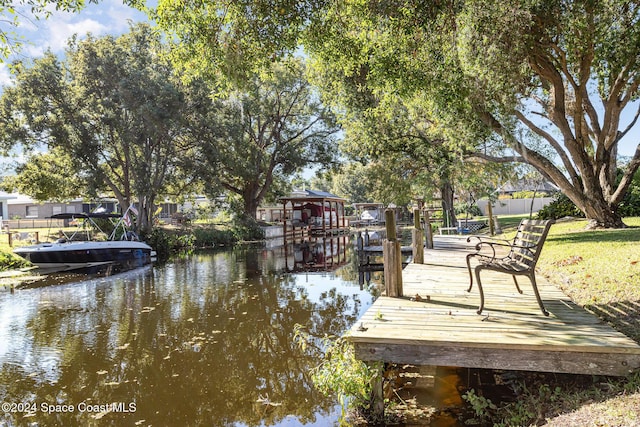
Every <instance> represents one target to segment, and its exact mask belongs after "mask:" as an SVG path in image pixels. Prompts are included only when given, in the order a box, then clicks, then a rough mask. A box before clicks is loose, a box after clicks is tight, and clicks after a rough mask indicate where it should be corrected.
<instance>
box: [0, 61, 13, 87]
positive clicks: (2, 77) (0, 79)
mask: <svg viewBox="0 0 640 427" xmlns="http://www.w3.org/2000/svg"><path fill="white" fill-rule="evenodd" d="M9 83H11V73H10V72H9V67H7V64H6V63H2V64H0V88H2V87H4V86H6V85H8V84H9Z"/></svg>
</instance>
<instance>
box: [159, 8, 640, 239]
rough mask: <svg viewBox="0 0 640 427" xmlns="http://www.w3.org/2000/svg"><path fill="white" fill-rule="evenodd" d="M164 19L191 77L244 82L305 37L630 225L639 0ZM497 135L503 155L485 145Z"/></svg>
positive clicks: (188, 12)
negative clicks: (629, 152) (623, 205)
mask: <svg viewBox="0 0 640 427" xmlns="http://www.w3.org/2000/svg"><path fill="white" fill-rule="evenodd" d="M157 12H158V15H157V17H158V23H159V25H160V26H161V27H162V28H164V29H166V30H168V31H170V32H171V35H172V36H173V37H174V41H176V42H177V43H176V49H175V50H174V55H175V58H176V59H177V60H178V62H179V63H180V64H181V65H182V67H183V70H185V71H186V72H192V71H195V72H197V73H200V74H208V75H219V74H220V73H221V72H222V73H223V74H226V75H227V76H231V77H232V78H242V77H243V75H244V71H246V70H252V69H254V68H256V67H261V66H264V65H265V64H266V63H268V62H269V61H271V60H272V59H273V58H274V57H278V56H280V55H284V54H286V53H287V52H292V51H294V50H295V49H297V47H298V44H299V43H302V44H304V46H305V48H306V49H307V50H308V52H309V53H310V55H311V56H312V57H315V58H322V60H324V61H331V62H333V63H335V64H338V66H341V67H342V69H343V71H344V73H345V74H352V75H356V74H358V73H366V76H367V80H368V82H369V83H368V84H373V83H374V82H377V83H376V87H377V90H379V91H392V92H394V93H398V94H400V95H401V96H405V95H406V96H409V97H413V96H414V95H415V94H416V93H418V92H420V93H422V94H424V96H425V98H424V101H425V107H426V109H428V110H429V111H430V114H431V115H432V117H433V118H437V119H438V120H437V121H438V123H439V124H440V125H441V126H442V127H443V132H445V134H447V136H448V139H450V140H452V141H456V142H457V143H459V145H462V146H463V147H464V148H465V150H467V151H475V154H476V155H477V156H479V157H482V158H485V159H490V160H493V161H497V162H514V161H516V162H526V163H528V164H530V165H532V166H534V167H535V168H536V169H537V170H538V171H540V172H541V173H542V174H543V175H544V176H545V177H547V178H548V179H550V180H552V181H553V182H554V183H555V184H556V185H557V186H558V187H560V189H561V190H562V191H563V192H564V193H565V194H567V195H568V196H569V197H570V198H571V199H572V200H573V201H574V202H575V203H576V205H577V206H578V207H579V208H580V209H581V210H582V211H583V212H584V213H585V214H586V216H587V217H588V218H589V219H591V220H592V224H594V225H600V226H605V227H618V226H622V225H624V224H623V222H622V220H621V217H620V215H619V214H618V212H617V208H618V205H619V203H620V202H621V200H622V198H623V196H624V194H625V193H626V191H627V190H628V188H629V184H630V182H631V178H632V176H633V174H634V172H635V171H636V170H637V169H638V167H639V166H640V145H638V143H637V141H633V144H634V146H637V149H636V151H635V154H634V155H633V156H632V158H631V159H630V161H629V162H628V163H627V164H626V165H621V164H620V163H619V161H618V155H617V154H618V148H619V145H620V143H621V141H622V140H623V138H625V137H628V135H630V133H631V130H632V129H634V128H635V127H636V122H637V118H638V113H639V111H640V110H639V109H638V103H637V102H634V101H636V100H637V89H638V84H639V83H640V67H639V59H640V26H639V25H638V19H639V18H640V6H639V5H637V4H636V3H634V2H628V1H623V0H603V1H571V0H564V1H563V0H516V1H512V2H504V1H499V0H488V1H484V0H448V1H442V2H414V1H410V0H400V1H397V2H387V1H368V2H361V1H356V0H338V1H335V2H326V1H324V0H306V1H293V2H291V1H285V2H276V3H275V4H274V3H273V2H271V1H266V0H243V1H237V2H226V1H216V0H211V1H205V2H201V1H197V2H196V1H186V2H184V1H183V2H180V3H179V7H178V3H176V2H173V1H171V0H160V1H159V3H158V9H157ZM232 70H242V72H235V73H231V72H230V71H232ZM627 110H629V111H628V112H627ZM625 114H627V116H628V118H627V119H626V120H625V119H624V117H625ZM487 130H488V131H490V132H491V135H489V136H488V134H487ZM496 138H498V139H499V140H500V141H501V142H502V144H503V152H502V155H500V156H496V155H495V150H494V149H493V147H492V150H491V152H489V151H488V150H485V149H484V144H483V143H484V141H486V140H488V141H491V142H495V140H496ZM620 166H624V173H623V175H622V177H621V179H616V176H617V175H616V172H617V169H618V168H619V167H620Z"/></svg>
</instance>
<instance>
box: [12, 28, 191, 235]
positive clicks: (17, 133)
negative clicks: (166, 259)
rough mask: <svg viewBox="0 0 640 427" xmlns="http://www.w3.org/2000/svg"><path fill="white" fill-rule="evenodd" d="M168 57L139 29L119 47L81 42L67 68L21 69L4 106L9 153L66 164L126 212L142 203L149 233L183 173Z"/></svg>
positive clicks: (176, 90) (44, 64) (107, 41)
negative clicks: (61, 159)
mask: <svg viewBox="0 0 640 427" xmlns="http://www.w3.org/2000/svg"><path fill="white" fill-rule="evenodd" d="M162 49H163V47H162V45H161V43H160V38H159V36H158V35H156V34H154V33H153V32H152V30H151V28H150V27H149V26H148V25H138V26H136V27H134V28H132V31H131V32H130V33H128V34H125V35H122V36H120V37H118V38H114V37H111V36H107V37H102V38H94V37H88V38H87V39H85V40H82V41H80V40H76V39H74V40H72V41H71V42H70V45H69V48H68V49H67V52H66V58H65V59H64V60H59V59H58V58H57V57H55V56H54V55H53V54H51V53H48V54H46V55H45V56H44V57H43V58H40V59H37V60H35V62H34V63H33V64H32V65H28V64H16V67H15V69H16V71H17V73H16V75H15V84H14V85H12V86H10V87H7V88H6V89H5V91H4V93H3V96H2V99H1V100H0V141H1V143H2V146H3V148H4V149H11V148H12V147H14V146H15V145H16V144H21V146H22V147H23V148H24V149H26V150H29V149H32V150H38V149H41V148H43V147H45V148H49V149H52V150H55V152H56V153H58V155H64V156H68V158H69V160H70V161H71V162H72V164H73V166H74V168H75V170H76V171H77V173H79V174H80V173H81V174H82V176H83V177H84V178H85V179H86V182H87V183H92V184H93V185H94V188H95V189H98V190H106V191H109V192H111V193H112V194H113V195H115V197H116V198H117V199H118V201H119V202H120V205H121V206H123V207H124V209H126V208H127V207H128V206H130V205H131V204H133V203H134V202H135V203H137V204H138V211H139V216H138V219H137V225H138V228H139V229H140V230H143V231H148V230H149V228H150V227H151V216H152V213H153V211H154V208H153V206H154V202H155V200H156V198H157V197H158V195H159V194H162V192H163V189H164V188H165V185H166V184H167V182H168V181H169V180H170V178H171V176H172V174H173V173H174V172H175V162H176V159H177V153H178V151H179V149H178V146H177V144H178V142H179V141H181V138H180V132H181V130H182V126H183V124H182V116H181V114H180V112H181V111H182V108H183V107H184V104H183V95H182V92H181V88H180V85H179V84H178V83H176V82H175V81H174V80H173V78H172V75H173V71H172V68H171V66H170V64H169V63H168V61H166V60H162ZM37 158H38V157H36V159H37ZM42 197H48V198H51V197H52V196H51V195H46V194H45V195H43V196H42Z"/></svg>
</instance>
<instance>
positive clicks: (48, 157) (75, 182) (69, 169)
mask: <svg viewBox="0 0 640 427" xmlns="http://www.w3.org/2000/svg"><path fill="white" fill-rule="evenodd" d="M16 172H17V175H15V176H7V177H4V179H3V180H2V187H3V188H4V189H5V190H7V191H10V192H11V191H15V190H17V191H18V192H20V193H22V194H29V195H30V196H32V197H33V198H34V199H35V200H37V201H39V202H46V201H57V202H65V201H69V200H71V199H73V198H76V197H80V196H82V195H83V194H85V193H86V190H87V183H86V182H85V181H83V180H82V179H80V177H79V176H78V173H77V170H76V169H75V167H74V166H73V163H72V162H71V161H70V160H69V158H68V156H67V155H66V154H65V153H64V152H63V151H62V150H61V149H60V148H54V149H52V150H51V151H49V152H46V153H36V154H34V155H33V156H31V157H30V158H29V160H28V161H27V162H26V163H23V164H21V165H18V167H17V168H16Z"/></svg>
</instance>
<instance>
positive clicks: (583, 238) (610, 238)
mask: <svg viewBox="0 0 640 427" xmlns="http://www.w3.org/2000/svg"><path fill="white" fill-rule="evenodd" d="M552 230H553V228H552ZM547 240H549V241H553V242H556V243H558V244H564V243H566V244H569V243H597V242H637V241H638V240H640V227H629V228H617V229H614V230H591V231H587V230H585V231H579V232H575V233H563V234H559V235H554V234H553V233H552V234H550V235H549V237H547Z"/></svg>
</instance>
